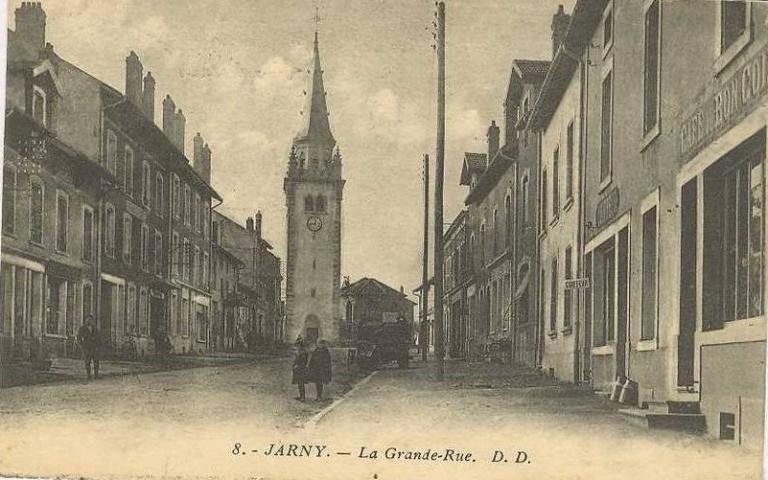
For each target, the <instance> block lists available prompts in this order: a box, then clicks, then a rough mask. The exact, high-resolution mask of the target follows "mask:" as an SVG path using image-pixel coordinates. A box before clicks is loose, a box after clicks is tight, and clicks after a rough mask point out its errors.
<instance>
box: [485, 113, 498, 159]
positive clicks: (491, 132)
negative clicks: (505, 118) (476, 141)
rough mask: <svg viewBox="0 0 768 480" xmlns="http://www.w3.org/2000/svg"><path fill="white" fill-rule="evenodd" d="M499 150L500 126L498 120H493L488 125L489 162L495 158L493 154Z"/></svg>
mask: <svg viewBox="0 0 768 480" xmlns="http://www.w3.org/2000/svg"><path fill="white" fill-rule="evenodd" d="M498 151H499V127H497V126H496V120H492V121H491V126H490V127H488V163H490V162H491V160H493V156H494V155H496V152H498Z"/></svg>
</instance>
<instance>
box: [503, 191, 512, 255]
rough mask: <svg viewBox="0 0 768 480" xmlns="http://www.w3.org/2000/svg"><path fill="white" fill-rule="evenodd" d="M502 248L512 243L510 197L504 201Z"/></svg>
mask: <svg viewBox="0 0 768 480" xmlns="http://www.w3.org/2000/svg"><path fill="white" fill-rule="evenodd" d="M504 234H505V235H504V247H509V245H510V244H511V243H512V195H507V198H506V199H505V200H504Z"/></svg>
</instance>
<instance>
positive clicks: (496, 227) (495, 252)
mask: <svg viewBox="0 0 768 480" xmlns="http://www.w3.org/2000/svg"><path fill="white" fill-rule="evenodd" d="M492 228H493V231H492V232H491V235H492V236H493V258H496V255H498V254H499V230H500V229H499V211H498V209H496V208H494V209H493V227H492Z"/></svg>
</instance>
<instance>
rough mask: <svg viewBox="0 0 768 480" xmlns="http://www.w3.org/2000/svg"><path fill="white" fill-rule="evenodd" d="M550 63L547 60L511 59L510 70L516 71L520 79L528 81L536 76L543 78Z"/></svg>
mask: <svg viewBox="0 0 768 480" xmlns="http://www.w3.org/2000/svg"><path fill="white" fill-rule="evenodd" d="M550 63H551V62H550V61H549V60H525V59H520V58H518V59H515V60H513V61H512V70H514V71H515V72H517V74H518V75H519V76H520V78H521V79H523V80H525V81H528V80H529V79H531V80H533V79H535V78H536V77H541V78H544V77H545V76H546V75H547V71H548V70H549V65H550ZM531 77H533V78H531Z"/></svg>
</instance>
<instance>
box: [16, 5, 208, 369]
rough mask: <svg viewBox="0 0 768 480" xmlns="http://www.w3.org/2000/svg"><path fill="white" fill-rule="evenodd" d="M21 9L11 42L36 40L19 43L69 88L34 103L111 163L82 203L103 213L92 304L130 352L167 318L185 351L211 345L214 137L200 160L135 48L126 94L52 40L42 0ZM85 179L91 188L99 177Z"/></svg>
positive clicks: (92, 212) (102, 324)
mask: <svg viewBox="0 0 768 480" xmlns="http://www.w3.org/2000/svg"><path fill="white" fill-rule="evenodd" d="M16 15H17V17H16V18H17V23H16V31H14V32H9V41H11V42H18V43H21V44H24V45H26V47H24V48H20V49H18V51H20V52H24V54H26V55H31V57H29V58H25V59H24V60H25V61H31V62H33V63H34V62H42V64H43V65H48V66H50V68H51V71H53V72H55V78H56V82H57V83H58V85H59V86H60V88H58V87H57V88H58V90H59V91H60V92H63V94H60V95H59V96H56V95H55V92H53V91H51V96H50V98H49V97H48V93H47V91H46V90H45V88H40V89H38V90H35V91H33V92H32V94H31V96H30V98H29V100H28V102H32V104H33V105H34V104H35V103H36V102H37V103H39V104H41V105H46V104H47V103H50V105H51V108H50V109H49V110H46V113H45V114H42V115H43V117H41V118H49V119H50V120H51V121H52V122H53V121H54V119H55V124H56V126H55V129H56V135H57V138H58V139H59V140H60V141H62V142H66V143H68V144H69V145H71V147H72V148H73V149H75V150H77V151H79V152H80V157H81V158H84V159H87V160H88V162H89V164H90V165H93V166H98V167H99V168H100V169H101V170H103V171H104V172H106V174H105V175H103V176H102V177H101V178H105V179H107V180H108V181H104V182H101V184H100V185H98V188H97V190H96V191H95V193H96V196H95V197H92V198H91V201H90V204H89V205H86V206H83V207H82V208H83V213H82V224H83V225H84V226H83V227H82V228H83V229H84V230H85V229H86V225H91V224H92V225H91V226H90V227H88V228H89V229H92V230H93V232H94V233H93V235H94V238H93V248H94V253H93V259H92V260H91V261H88V263H89V265H93V266H92V267H90V266H89V269H90V268H94V269H95V270H94V277H95V278H94V281H93V283H92V284H91V283H89V282H90V281H89V280H87V279H84V280H83V282H82V285H81V286H80V288H81V290H82V293H81V300H79V302H80V305H81V306H80V310H81V311H84V312H85V311H87V312H89V313H92V314H94V315H95V316H96V318H97V321H98V324H99V328H100V330H101V332H102V335H103V336H104V337H105V338H104V340H105V343H106V344H107V345H108V346H109V349H110V351H111V352H112V353H114V354H121V353H124V352H122V347H121V346H122V344H123V342H124V341H125V340H126V339H127V338H128V337H132V338H134V340H135V344H136V349H137V353H138V354H140V355H141V354H145V353H148V352H150V351H151V350H153V348H154V342H153V338H152V337H153V335H154V333H155V332H156V331H157V330H158V329H160V328H163V329H165V330H166V331H167V332H169V334H170V335H171V337H172V342H173V343H174V346H175V348H176V351H177V352H178V353H183V352H189V351H199V350H204V349H206V348H208V342H209V338H208V331H209V328H208V308H209V306H210V295H209V293H208V275H209V268H208V264H209V259H210V238H209V234H208V225H209V221H210V207H211V199H215V200H218V201H221V198H220V197H219V196H218V194H216V192H215V191H214V190H213V189H212V188H211V187H210V185H209V182H210V178H209V175H210V150H209V149H208V148H207V146H205V145H200V148H198V144H199V143H201V142H202V139H200V140H198V139H195V147H196V148H195V153H196V155H195V159H194V160H195V164H194V168H193V165H191V164H190V162H189V160H188V159H187V158H186V156H185V155H184V124H185V119H184V115H183V113H182V112H181V110H178V111H177V110H176V108H175V106H174V105H173V101H172V100H171V99H170V97H167V98H166V101H164V102H163V107H164V108H163V110H164V111H163V127H164V128H163V130H161V129H160V128H159V127H157V126H156V125H155V123H154V91H155V81H154V79H153V78H152V75H151V74H150V73H147V75H146V76H144V75H143V67H142V65H141V62H140V61H139V59H138V56H137V55H136V54H135V53H133V52H131V54H130V55H129V56H128V57H127V58H126V89H125V95H123V94H122V93H120V92H119V91H118V90H116V89H114V88H112V87H111V86H109V85H107V84H106V83H104V82H102V81H100V80H99V79H97V78H95V77H93V76H92V75H90V74H88V73H87V72H84V71H83V70H81V69H80V68H78V67H77V66H76V65H74V64H73V63H71V62H69V61H67V60H65V59H63V58H61V57H60V56H59V55H57V54H56V53H55V52H54V50H53V47H52V46H51V45H50V44H45V21H46V16H45V13H44V12H43V10H42V8H41V7H40V5H39V4H35V3H27V2H25V3H23V4H22V6H21V8H19V9H17V12H16ZM32 41H34V42H35V43H33V44H30V43H29V42H32ZM40 71H41V73H42V69H41V70H40ZM41 78H42V77H41ZM52 78H53V77H52ZM41 85H42V84H41ZM30 87H32V85H30ZM35 92H37V93H35ZM48 100H50V102H49V101H48ZM44 108H47V107H44ZM32 109H34V107H30V109H29V111H30V112H31V111H32ZM96 178H99V177H98V176H97V177H95V178H94V179H93V180H92V181H95V179H96ZM74 186H75V188H77V189H78V190H79V191H81V192H83V193H87V192H88V188H90V187H88V188H86V187H87V183H86V184H85V186H84V188H82V189H81V188H79V183H78V182H74ZM60 197H61V196H60ZM75 200H76V199H75ZM58 203H59V204H61V205H65V204H66V200H59V201H58ZM75 205H76V206H77V208H81V207H80V205H79V204H78V202H75ZM62 218H63V217H62ZM80 219H81V215H80V213H78V214H77V221H76V222H77V223H73V224H72V225H73V226H74V225H79V224H80ZM76 228H78V227H76ZM87 238H88V237H87V236H86V239H87ZM84 243H85V240H84ZM60 283H61V282H60ZM67 285H68V284H67ZM62 291H64V292H67V295H70V296H72V295H74V293H69V291H70V289H69V288H67V287H64V289H63V290H62V289H61V287H59V292H62ZM72 292H74V290H73V289H72ZM67 301H70V300H67ZM71 301H73V302H75V303H77V302H78V300H77V299H76V298H72V299H71ZM83 302H85V303H83ZM70 311H72V310H71V309H70Z"/></svg>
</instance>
